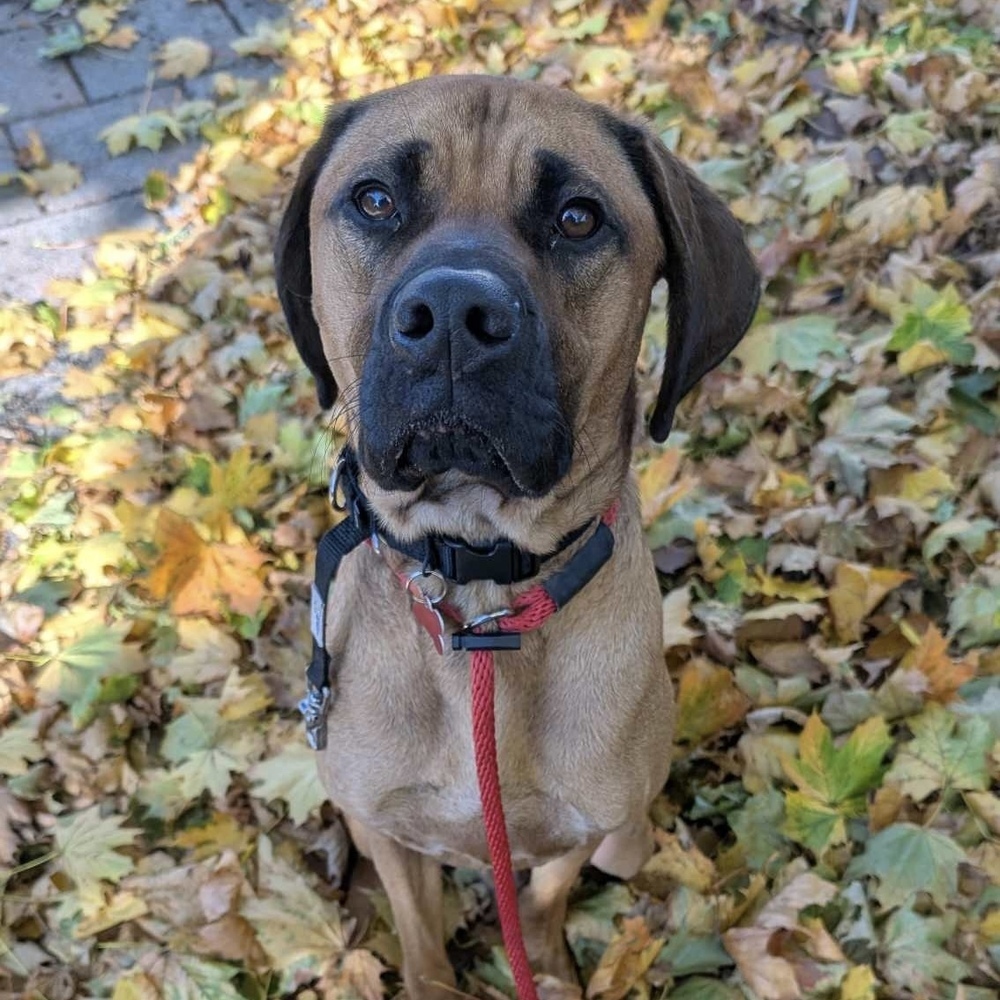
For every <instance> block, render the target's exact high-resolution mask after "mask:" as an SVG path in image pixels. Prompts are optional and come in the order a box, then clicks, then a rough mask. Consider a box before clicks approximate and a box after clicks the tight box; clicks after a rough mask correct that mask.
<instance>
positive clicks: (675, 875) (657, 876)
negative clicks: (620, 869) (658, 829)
mask: <svg viewBox="0 0 1000 1000" xmlns="http://www.w3.org/2000/svg"><path fill="white" fill-rule="evenodd" d="M656 840H657V843H658V844H659V846H660V849H659V850H658V851H657V852H656V853H655V854H654V855H653V856H652V857H651V858H650V859H649V861H647V862H646V864H645V865H643V867H642V870H641V871H640V872H639V874H638V875H637V876H636V878H637V880H639V881H641V882H642V888H643V889H644V890H645V891H652V892H653V894H654V895H659V894H660V893H659V892H657V890H656V889H654V888H652V887H651V886H650V885H649V883H651V882H654V883H656V886H657V888H659V889H660V890H661V891H665V890H668V889H669V888H670V883H675V884H677V885H683V886H686V887H687V888H688V889H692V890H693V891H694V892H700V893H706V892H708V890H709V889H711V888H712V886H713V885H714V884H715V882H716V880H717V879H718V873H717V872H716V870H715V865H714V864H713V863H712V861H711V859H710V858H708V857H706V856H705V855H704V854H702V852H701V851H699V850H698V848H697V847H696V846H695V845H694V844H692V845H691V846H690V847H689V848H684V847H683V845H682V844H681V842H680V838H679V837H678V836H677V835H676V834H674V833H658V835H657V837H656Z"/></svg>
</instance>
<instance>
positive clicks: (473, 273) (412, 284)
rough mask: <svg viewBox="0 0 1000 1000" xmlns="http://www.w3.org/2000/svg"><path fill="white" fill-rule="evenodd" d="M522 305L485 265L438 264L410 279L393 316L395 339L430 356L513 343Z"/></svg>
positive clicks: (411, 351) (476, 351)
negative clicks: (475, 267) (456, 265)
mask: <svg viewBox="0 0 1000 1000" xmlns="http://www.w3.org/2000/svg"><path fill="white" fill-rule="evenodd" d="M523 316H524V309H523V307H522V305H521V301H520V299H519V298H518V297H517V295H515V294H514V292H513V291H512V290H511V288H510V287H509V286H508V285H507V283H506V282H505V281H504V280H503V279H502V278H500V277H499V276H498V275H496V274H494V273H493V272H492V271H485V270H478V269H472V270H459V269H458V268H454V267H434V268H430V269H429V270H427V271H424V272H422V273H421V274H418V275H417V276H416V277H415V278H413V279H412V280H410V281H409V282H407V284H406V285H404V286H403V288H402V289H401V290H400V292H399V295H398V296H397V298H396V304H395V306H394V307H393V310H392V315H391V324H392V331H391V336H392V339H393V343H394V344H396V346H397V347H398V348H400V349H402V350H404V351H406V352H407V353H409V354H411V355H414V356H417V357H420V358H422V359H425V360H428V361H432V360H440V359H441V358H442V357H448V356H450V357H452V358H455V357H463V356H467V355H468V354H470V353H474V354H479V353H481V352H482V351H489V350H491V349H496V348H498V347H500V346H501V345H504V344H507V343H509V342H510V341H511V340H513V339H514V338H515V337H516V336H517V333H518V331H519V330H520V327H521V322H522V319H523Z"/></svg>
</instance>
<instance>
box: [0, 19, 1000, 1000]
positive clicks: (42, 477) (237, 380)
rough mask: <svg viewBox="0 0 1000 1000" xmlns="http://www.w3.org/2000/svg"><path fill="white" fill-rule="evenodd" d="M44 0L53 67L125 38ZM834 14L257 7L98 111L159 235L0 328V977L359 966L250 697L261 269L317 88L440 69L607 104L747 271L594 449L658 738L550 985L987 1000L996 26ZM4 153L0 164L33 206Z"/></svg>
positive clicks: (284, 644) (101, 986) (273, 603)
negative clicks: (674, 417)
mask: <svg viewBox="0 0 1000 1000" xmlns="http://www.w3.org/2000/svg"><path fill="white" fill-rule="evenodd" d="M77 6H79V7H80V13H81V14H85V17H84V18H83V19H82V20H80V19H79V18H78V20H79V23H80V25H81V26H82V29H83V30H82V31H78V32H76V34H75V35H74V38H73V39H69V38H68V37H67V40H66V41H65V44H66V45H70V44H71V43H72V45H74V46H76V47H79V46H80V45H83V44H102V41H101V39H102V38H105V39H106V38H108V37H111V42H108V43H107V44H117V45H119V46H121V45H124V44H127V43H129V42H130V39H128V38H123V37H120V36H118V35H112V32H113V30H114V19H115V16H116V14H117V13H118V12H119V11H120V9H121V8H122V7H123V6H124V5H123V4H121V3H112V4H105V5H100V4H89V5H84V4H81V5H77ZM837 7H838V5H834V4H810V3H804V2H801V0H782V2H780V3H775V4H769V5H761V4H757V5H752V4H739V5H731V4H723V5H716V4H708V3H703V2H699V0H696V2H694V3H690V4H679V3H670V2H669V0H652V2H651V3H650V4H649V5H648V6H645V7H644V6H642V5H639V4H629V3H620V4H609V3H602V2H594V3H580V2H578V0H559V2H558V3H555V4H552V5H551V6H549V7H548V8H546V9H542V8H538V9H537V10H535V11H531V10H526V9H524V7H523V5H522V4H520V3H512V2H501V3H499V4H490V5H485V4H479V3H478V2H477V0H460V2H455V3H451V4H436V3H435V4H431V3H426V2H417V3H413V4H407V5H402V6H401V5H399V4H396V3H384V2H378V0H347V2H344V3H341V4H339V5H335V6H333V5H331V6H328V7H326V8H325V9H317V8H316V7H314V6H313V5H304V6H303V7H302V9H301V10H298V11H295V12H294V16H292V14H291V13H290V14H289V17H287V18H286V19H285V20H283V21H282V20H278V21H275V22H274V23H270V24H268V23H263V24H261V25H260V26H259V27H258V28H257V29H256V31H255V33H254V34H253V35H252V36H251V37H249V38H247V39H243V40H241V41H240V42H239V43H237V44H238V45H239V46H241V48H240V51H241V52H244V53H248V52H249V53H256V54H260V55H262V56H265V57H271V58H275V59H279V60H281V61H282V63H283V66H284V68H285V75H284V77H283V79H282V81H281V82H280V85H278V86H277V87H276V88H275V89H273V90H271V91H263V90H261V89H259V88H258V87H256V86H255V85H254V84H252V83H250V82H247V81H240V80H235V79H233V78H231V77H228V76H226V75H221V74H220V75H219V76H218V77H216V86H215V96H214V100H213V101H212V102H204V101H203V102H189V105H197V106H196V107H192V106H187V107H185V108H184V109H183V111H182V113H181V114H179V115H178V114H173V115H170V114H167V113H165V112H157V113H155V114H157V115H159V117H156V118H155V119H154V118H153V117H152V116H146V118H149V119H150V120H146V119H143V118H141V117H140V118H137V119H136V120H135V121H133V120H128V121H125V122H122V123H119V124H118V125H117V126H112V128H111V129H109V130H108V133H107V135H106V137H105V138H106V141H107V142H108V145H109V148H110V149H111V151H112V152H114V153H116V154H119V155H128V149H129V148H130V147H131V146H132V145H133V144H136V143H138V144H140V145H142V144H146V145H150V144H152V145H158V144H160V143H162V142H171V141H174V140H175V139H176V138H178V137H180V136H183V135H185V134H193V133H195V132H197V133H198V134H200V135H201V136H202V137H203V139H204V143H203V146H202V149H201V151H200V152H199V153H198V154H197V156H196V157H195V158H194V159H193V160H192V161H191V162H190V163H189V164H187V165H186V166H185V167H184V168H182V169H181V171H180V172H179V174H178V175H177V176H176V177H175V178H166V177H164V176H163V175H162V174H153V175H151V177H150V180H149V182H148V183H147V198H148V199H149V201H150V204H151V205H153V206H154V207H157V208H159V209H161V210H162V211H163V213H164V216H165V219H166V222H167V225H166V226H165V227H164V229H163V230H162V231H161V232H158V233H145V232H143V233H137V232H129V233H113V234H108V235H107V236H106V237H105V238H104V239H103V240H102V241H101V243H100V245H99V247H98V249H97V254H96V260H95V265H94V267H93V269H92V270H91V271H88V272H87V273H86V274H84V275H82V276H81V277H80V279H79V280H74V281H63V282H59V283H57V284H56V285H55V286H54V287H53V288H52V291H51V294H50V295H49V297H48V298H47V299H46V300H45V301H44V302H40V303H10V304H8V305H6V306H5V307H4V308H3V309H2V310H0V344H2V346H3V350H4V356H5V383H0V392H3V393H4V394H5V398H4V410H5V414H6V419H5V420H4V426H3V430H2V433H3V435H4V441H5V451H4V454H3V457H2V459H0V461H2V468H3V481H2V484H0V498H2V504H0V520H2V523H3V530H4V541H3V545H4V559H3V565H2V568H0V601H2V603H0V643H2V649H3V652H4V658H3V661H2V664H0V725H2V729H0V773H2V774H3V775H4V785H3V786H2V787H0V865H3V866H4V867H3V872H2V875H0V913H2V919H0V990H2V991H3V995H5V996H10V997H19V996H37V997H49V998H53V1000H54V998H57V997H72V996H81V997H114V998H115V1000H136V998H142V1000H146V998H154V997H170V998H195V997H198V998H201V997H217V998H236V997H246V998H257V997H265V996H272V997H290V996H293V995H295V996H300V997H308V996H321V997H338V998H339V997H360V998H363V1000H370V998H375V997H378V996H381V995H382V994H383V992H385V993H387V994H391V993H392V992H394V991H395V990H396V989H397V987H398V977H397V974H396V969H397V963H398V959H399V951H398V943H397V942H396V940H395V937H394V934H393V930H392V925H391V917H390V914H389V911H388V906H387V903H386V900H385V898H384V896H383V895H382V894H381V892H380V891H378V889H377V887H372V888H370V889H368V890H365V889H364V888H363V887H358V886H357V885H355V886H354V888H353V890H352V891H351V892H350V893H349V894H348V893H347V891H346V889H345V888H344V887H342V886H341V878H342V876H343V875H344V873H345V864H346V859H347V844H346V840H345V838H344V834H343V831H342V830H341V828H340V826H339V824H338V822H337V819H336V816H335V814H334V812H333V811H332V809H331V807H330V806H329V804H327V803H325V802H324V800H323V793H322V790H321V789H320V787H319V785H318V783H317V781H316V777H315V773H314V767H313V759H312V756H311V753H310V752H309V751H308V750H307V749H306V748H305V746H304V744H303V741H302V735H301V731H300V728H299V725H298V722H297V720H296V718H295V713H294V705H295V702H296V700H297V698H298V697H299V695H300V693H301V687H302V668H303V664H304V662H305V657H306V652H307V644H308V621H307V619H308V608H307V591H308V584H309V578H310V567H311V559H312V552H313V548H314V545H315V542H316V539H317V537H318V534H319V533H320V531H321V530H322V529H323V528H324V527H325V526H326V525H327V523H328V517H329V512H328V510H327V507H326V502H325V497H324V490H323V487H324V481H325V478H326V474H327V471H328V469H329V466H330V462H331V458H332V455H333V454H334V453H335V450H336V447H337V446H338V443H339V441H340V439H341V430H342V428H341V425H339V424H338V423H337V422H336V421H334V422H333V423H332V424H330V425H327V422H326V421H325V419H324V418H323V417H322V416H321V415H320V414H319V413H318V412H317V409H316V406H315V403H314V396H313V389H312V386H311V384H310V382H309V379H308V377H307V375H306V373H305V372H304V371H303V369H302V367H301V365H300V363H299V362H298V360H297V358H296V357H295V352H294V348H293V347H292V345H291V342H290V340H289V338H288V336H287V334H286V331H285V329H284V325H283V321H282V319H281V316H280V311H279V307H278V302H277V298H276V296H275V287H274V276H273V272H272V266H271V255H270V246H271V240H272V238H273V235H274V233H275V231H276V223H277V219H278V216H279V212H280V205H281V200H282V198H283V197H284V195H285V193H286V192H287V190H288V187H289V185H290V182H291V178H292V176H293V175H294V171H295V167H296V165H297V162H298V159H299V157H300V156H301V154H302V152H303V150H304V149H305V148H306V147H307V146H308V145H309V144H310V142H311V141H312V140H313V139H314V138H315V137H316V135H317V132H318V128H319V126H320V123H321V120H322V115H323V111H324V108H325V107H326V106H327V104H328V103H329V102H330V101H332V100H335V99H338V98H343V97H351V96H356V95H359V94H363V93H367V92H369V91H372V90H375V89H378V88H381V87H384V86H388V85H391V84H393V83H399V82H402V81H404V80H406V79H409V78H412V77H418V76H424V75H427V74H429V73H434V72H459V71H477V72H482V71H485V72H491V73H501V72H502V73H511V74H515V75H521V76H529V77H534V78H538V79H542V80H544V81H547V82H549V83H551V84H553V85H561V86H571V87H573V88H574V89H576V90H578V91H579V92H580V93H582V94H584V95H585V96H587V97H590V98H593V99H596V100H601V101H605V102H608V103H610V104H612V105H614V106H616V107H622V108H627V109H630V110H632V111H634V112H636V113H639V114H642V115H644V116H646V117H647V118H648V119H650V120H651V122H652V123H653V125H654V127H655V128H656V130H657V131H658V132H659V133H660V134H661V136H662V137H663V139H664V141H665V142H666V143H667V144H668V145H669V146H671V147H672V148H673V149H675V150H676V151H677V152H678V153H679V154H681V155H682V156H684V157H685V158H686V159H688V160H689V161H690V162H692V163H693V164H694V165H695V166H696V169H697V170H698V172H699V173H700V175H701V176H702V177H703V178H704V179H705V180H706V182H708V183H709V184H710V185H712V186H713V187H714V188H715V189H716V190H718V191H719V192H720V193H722V195H723V196H724V197H726V198H727V200H728V201H729V203H730V205H731V207H732V209H733V211H734V212H735V213H736V215H737V216H738V217H739V218H740V219H741V221H742V222H743V223H744V224H745V226H746V228H747V231H748V233H749V238H750V240H751V243H752V245H753V247H754V250H755V251H756V253H757V255H758V258H759V260H760V263H761V267H762V270H763V272H764V275H765V294H764V298H763V302H762V306H761V309H760V312H759V314H758V316H757V318H756V321H755V324H754V326H753V329H752V331H751V333H750V334H749V336H748V337H747V338H746V340H745V341H744V343H743V344H742V345H741V346H740V348H739V349H738V351H737V352H736V359H735V361H731V362H728V363H727V364H726V365H725V366H724V367H723V368H722V369H721V370H720V371H719V372H717V373H715V374H713V375H712V376H710V377H709V378H708V379H707V380H706V381H705V383H704V384H703V386H702V387H701V388H700V389H699V390H698V391H697V392H696V393H695V394H694V395H693V396H692V398H691V399H690V400H689V401H688V402H687V403H686V405H685V406H684V408H683V412H682V414H681V419H680V420H679V422H678V429H677V430H676V431H675V433H674V434H673V435H672V437H671V438H670V440H669V441H668V442H667V443H666V445H665V446H664V447H662V448H659V449H654V448H650V447H648V446H647V445H646V444H645V443H642V444H640V446H639V450H638V454H637V465H638V474H639V480H640V485H641V488H642V493H643V510H644V516H645V519H646V525H647V529H648V536H649V543H650V545H651V547H652V549H653V551H654V555H655V559H656V564H657V567H658V569H659V571H660V574H661V579H662V582H663V587H664V594H665V600H664V636H665V639H664V642H665V656H666V659H667V663H668V665H669V667H670V670H671V673H672V674H673V677H674V681H675V683H676V684H677V686H678V690H679V700H680V725H679V730H678V743H677V746H676V747H675V749H674V756H675V764H674V770H673V774H672V777H671V780H670V784H669V786H668V787H667V789H666V790H665V792H664V794H663V795H662V796H660V797H659V798H658V799H657V801H656V803H655V804H654V809H653V816H654V820H655V822H656V840H657V852H656V854H655V855H654V857H653V858H652V860H651V861H650V862H649V864H648V865H647V866H646V868H645V869H644V870H643V871H642V872H641V873H640V874H639V875H638V876H637V878H636V879H634V880H633V881H632V882H631V883H629V884H622V883H618V882H615V881H609V880H606V879H600V878H598V877H597V876H596V874H595V873H592V872H590V873H586V874H585V877H584V879H583V880H582V882H581V884H580V886H579V887H578V889H577V891H576V893H575V895H574V901H573V905H572V907H571V910H570V914H569V919H568V924H567V934H568V938H569V941H570V945H571V947H572V949H573V951H574V954H575V956H576V958H577V960H578V962H579V965H580V968H581V973H582V981H583V983H584V988H585V990H586V994H587V996H588V997H589V998H608V1000H620V998H623V997H626V996H628V995H630V994H634V995H636V996H639V997H645V996H652V995H655V996H656V997H658V998H659V997H670V998H678V1000H738V998H741V997H751V998H752V997H759V998H761V1000H795V998H799V997H803V998H805V997H829V998H840V1000H874V998H876V997H886V998H909V997H913V998H918V997H920V998H922V997H949V998H950V997H954V998H956V1000H958V998H964V1000H987V998H993V997H996V996H997V995H998V990H1000V839H998V838H1000V800H998V798H997V795H996V791H997V780H998V777H1000V742H998V741H1000V654H998V652H997V644H998V642H1000V555H998V543H997V518H998V515H1000V455H998V449H997V443H996V442H997V431H998V428H1000V404H998V399H997V386H998V382H1000V358H998V354H997V350H998V348H1000V251H998V249H997V247H998V234H1000V143H998V142H997V139H996V136H997V127H998V124H1000V72H998V71H1000V58H998V46H997V41H998V39H1000V18H998V14H997V12H996V10H995V9H994V8H993V6H992V5H991V4H990V3H988V2H986V0H982V2H979V0H960V2H948V0H941V2H939V3H936V4H935V3H903V2H889V0H886V2H882V3H878V4H867V5H863V9H862V11H861V15H860V18H859V25H858V28H857V31H856V33H855V34H854V35H852V36H850V37H848V36H846V35H844V34H842V33H839V30H840V28H841V27H842V20H841V19H842V12H841V11H839V10H838V9H837ZM74 9H75V8H74ZM276 13H289V12H287V11H284V10H282V8H277V7H276ZM102 33H103V34H102ZM67 51H70V49H67ZM57 54H58V53H55V52H54V53H50V55H53V56H55V55H57ZM157 60H158V66H159V72H160V73H161V75H178V74H179V75H182V76H183V75H187V74H189V73H192V72H196V71H197V69H198V68H199V66H200V64H201V63H202V62H203V60H204V52H203V48H202V47H201V46H200V45H199V43H198V42H197V40H193V39H177V40H175V42H174V43H172V44H170V45H168V46H165V47H164V49H163V50H161V51H160V52H159V53H158V54H157ZM155 68H156V67H152V66H151V70H153V69H155ZM29 153H30V151H29ZM36 154H37V155H35V156H34V157H32V156H28V158H27V160H26V162H28V163H29V165H30V164H32V163H33V164H34V165H35V166H34V167H33V168H31V167H30V166H29V169H28V170H27V171H26V175H22V176H20V177H19V178H11V179H10V180H12V181H13V182H19V183H25V184H26V185H27V187H28V190H29V193H38V192H39V191H44V190H45V188H46V187H47V186H52V185H56V186H58V187H60V188H65V187H66V185H72V184H73V183H75V182H76V179H75V178H74V176H73V175H72V173H71V171H69V170H67V169H66V168H65V166H60V167H59V169H58V170H56V172H55V173H53V174H52V175H51V176H49V175H47V174H45V173H39V171H44V170H46V169H50V170H51V169H52V168H49V167H46V162H47V161H46V160H45V157H44V151H36ZM32 174H34V176H32ZM32 185H34V186H32ZM663 305H664V302H663V297H662V296H661V295H659V294H658V295H657V296H656V298H655V301H654V307H653V310H652V312H651V315H650V320H649V324H648V337H647V339H646V343H645V345H644V349H643V354H642V357H641V358H640V369H641V374H642V378H641V384H642V392H643V394H644V398H645V399H646V400H647V401H648V399H649V398H650V393H651V391H652V386H653V384H654V381H655V375H656V371H657V366H658V365H659V364H660V363H661V361H662V355H663V329H664V309H663ZM22 378H36V379H41V380H47V381H46V382H45V384H47V385H51V386H53V387H54V388H55V389H56V390H57V391H55V392H54V393H51V394H49V395H48V396H47V397H46V396H44V395H42V396H36V397H35V399H34V401H33V402H32V401H31V400H28V399H24V398H22V399H18V398H17V397H16V396H15V395H14V394H13V390H11V388H10V387H11V386H16V385H19V384H21V385H23V384H24V383H23V382H13V381H7V380H11V379H22ZM448 915H449V928H450V930H451V932H452V952H453V956H454V958H455V960H456V962H457V964H458V965H459V967H460V969H461V974H462V980H461V982H462V986H463V988H464V989H466V990H467V991H468V992H470V993H473V994H478V995H481V996H492V997H496V996H499V995H500V994H501V993H505V992H506V993H509V992H510V989H511V982H510V978H509V974H508V971H507V969H506V967H505V965H504V962H503V959H502V955H501V952H500V951H499V948H498V935H497V932H496V927H495V921H494V919H493V914H492V912H491V908H490V902H489V893H488V889H487V886H486V885H485V883H484V882H483V881H482V879H481V877H480V876H479V875H477V874H476V873H473V872H465V871H455V872H452V873H449V875H448Z"/></svg>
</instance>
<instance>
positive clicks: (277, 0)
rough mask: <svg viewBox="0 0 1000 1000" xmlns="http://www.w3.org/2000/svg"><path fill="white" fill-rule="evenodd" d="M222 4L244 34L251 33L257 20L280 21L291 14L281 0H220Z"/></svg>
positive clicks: (286, 4) (287, 6)
mask: <svg viewBox="0 0 1000 1000" xmlns="http://www.w3.org/2000/svg"><path fill="white" fill-rule="evenodd" d="M222 4H223V6H224V7H225V8H226V10H228V11H229V13H230V14H231V15H232V18H233V20H234V21H235V22H236V23H237V24H238V25H239V26H240V30H241V31H242V32H243V34H244V35H250V34H252V33H253V29H254V28H256V27H257V23H258V22H259V21H280V20H283V19H284V18H287V17H289V16H290V14H291V10H290V9H289V5H288V3H287V2H283V0H222Z"/></svg>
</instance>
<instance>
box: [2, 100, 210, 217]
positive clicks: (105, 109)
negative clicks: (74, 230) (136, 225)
mask: <svg viewBox="0 0 1000 1000" xmlns="http://www.w3.org/2000/svg"><path fill="white" fill-rule="evenodd" d="M186 99H187V98H186V97H185V96H184V94H183V92H182V90H181V88H180V87H177V86H173V85H165V86H162V87H160V88H158V89H157V90H154V91H153V92H152V94H150V95H149V96H148V99H147V97H146V95H145V94H131V95H129V96H127V97H117V98H113V99H112V100H109V101H101V102H100V103H98V104H92V105H90V106H89V107H86V108H76V109H74V110H72V111H64V112H60V113H59V114H57V115H48V116H46V117H44V118H39V119H37V120H33V121H28V122H21V123H19V124H17V125H14V126H13V127H12V128H11V136H12V138H13V140H14V143H15V145H17V146H21V145H23V144H24V143H25V142H27V139H28V133H29V131H31V130H32V129H34V130H35V131H37V132H38V134H39V135H40V136H41V139H42V142H43V143H44V144H45V149H46V151H47V152H48V154H49V159H50V160H53V161H55V160H67V161H69V162H70V163H73V164H75V165H76V166H77V167H79V168H80V170H81V171H82V173H83V183H82V184H81V185H80V186H79V187H77V188H74V189H73V190H72V191H69V192H67V193H66V194H63V195H59V196H57V197H53V196H51V195H42V196H41V203H42V205H43V206H44V207H45V210H46V211H47V212H52V213H56V212H65V211H68V210H70V209H74V208H80V207H82V206H84V205H93V204H96V203H97V202H100V201H103V200H106V199H108V198H114V197H117V196H118V195H123V194H130V193H132V192H135V191H139V190H140V189H141V188H142V185H143V183H144V182H145V180H146V175H147V174H148V173H149V172H150V170H163V171H164V172H166V173H167V174H168V175H169V174H172V173H173V172H174V171H176V170H177V168H178V167H179V166H180V165H181V164H182V163H184V162H186V161H187V160H189V159H190V158H191V157H192V155H193V154H194V152H195V150H197V149H198V145H199V143H198V142H188V143H184V144H180V143H178V142H176V141H175V140H173V139H170V138H168V139H166V140H164V144H163V147H162V148H161V149H160V150H159V151H158V152H153V151H152V150H148V149H132V150H130V151H129V152H127V153H123V154H122V155H121V156H115V157H112V156H109V155H108V151H107V147H106V146H105V144H104V142H103V141H102V140H101V139H100V138H98V136H99V135H100V133H101V132H102V131H103V130H104V129H105V128H107V127H108V126H109V125H111V124H113V123H114V122H116V121H118V120H119V119H121V118H125V117H127V116H128V115H134V114H138V113H139V112H140V111H142V110H148V111H154V110H157V109H160V108H170V107H172V106H174V105H176V104H178V103H180V102H181V101H184V100H186Z"/></svg>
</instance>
